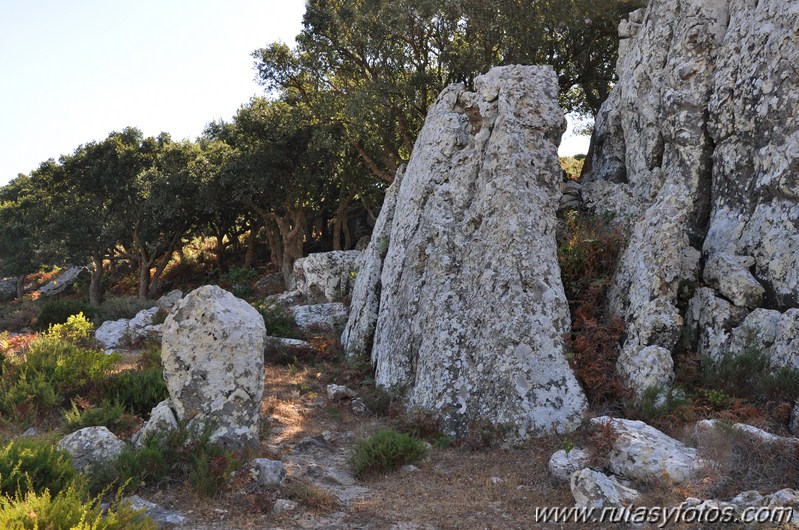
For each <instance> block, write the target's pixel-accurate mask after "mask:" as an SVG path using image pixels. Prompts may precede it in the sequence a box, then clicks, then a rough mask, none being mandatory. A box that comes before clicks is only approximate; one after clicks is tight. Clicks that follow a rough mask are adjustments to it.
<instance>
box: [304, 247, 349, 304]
mask: <svg viewBox="0 0 799 530" xmlns="http://www.w3.org/2000/svg"><path fill="white" fill-rule="evenodd" d="M362 254H363V253H362V252H360V251H358V250H347V251H344V250H337V251H333V252H319V253H317V254H309V255H308V256H306V257H304V258H300V259H298V260H297V261H295V262H294V272H293V273H292V277H293V280H294V288H295V289H296V290H297V291H299V292H301V293H302V294H303V296H304V297H305V299H306V300H308V301H309V302H310V303H314V304H323V303H325V302H341V301H342V300H344V298H346V297H347V296H349V295H350V292H351V291H352V286H353V284H354V283H355V278H356V275H357V274H358V269H359V268H360V265H361V256H362Z"/></svg>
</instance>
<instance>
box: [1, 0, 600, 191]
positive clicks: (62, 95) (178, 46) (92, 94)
mask: <svg viewBox="0 0 799 530" xmlns="http://www.w3.org/2000/svg"><path fill="white" fill-rule="evenodd" d="M304 11H305V4H304V1H303V0H136V1H133V0H111V1H109V0H38V1H37V0H0V79H2V81H0V185H2V184H5V183H6V182H8V181H9V180H11V179H12V178H14V177H16V176H17V174H18V173H29V172H30V171H32V170H33V169H35V168H36V167H38V165H39V164H40V163H41V162H43V161H45V160H47V159H48V158H58V157H59V156H60V155H61V154H64V153H70V152H72V151H73V150H74V149H75V148H76V147H77V146H79V145H80V144H83V143H86V142H90V141H93V140H101V139H103V138H105V137H106V136H107V135H108V133H110V132H111V131H115V130H120V129H122V128H124V127H127V126H133V127H138V128H139V129H141V130H142V131H143V132H144V134H145V135H148V136H149V135H156V134H158V133H160V132H161V131H165V132H168V133H170V134H171V135H172V137H173V138H174V139H182V138H195V137H196V136H198V135H199V134H200V133H201V132H202V129H203V127H204V126H205V124H206V123H208V122H210V121H211V120H216V119H220V118H221V119H230V118H231V117H232V116H233V114H234V113H235V112H236V110H237V109H238V108H239V106H240V105H241V104H242V103H245V102H247V101H248V100H249V99H250V97H252V96H253V95H256V94H262V93H263V90H262V88H261V87H259V86H258V85H257V83H256V82H255V80H254V78H255V71H254V70H253V59H252V57H251V56H250V53H251V52H252V51H253V50H255V49H256V48H260V47H262V46H264V45H265V44H267V43H270V42H274V41H276V40H282V41H284V42H286V43H289V44H292V43H293V38H294V36H295V35H296V34H297V33H299V31H300V29H301V27H302V15H303V13H304ZM580 140H581V141H582V144H585V143H586V139H585V138H582V139H580ZM582 144H578V145H577V146H576V147H572V146H571V144H570V141H569V140H568V139H567V137H566V136H564V145H563V146H562V148H561V152H562V153H567V154H571V153H574V152H585V150H586V149H587V146H586V147H582Z"/></svg>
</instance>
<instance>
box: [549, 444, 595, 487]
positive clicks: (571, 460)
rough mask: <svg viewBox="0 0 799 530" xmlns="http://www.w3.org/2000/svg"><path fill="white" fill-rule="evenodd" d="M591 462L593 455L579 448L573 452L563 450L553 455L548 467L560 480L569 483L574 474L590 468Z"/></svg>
mask: <svg viewBox="0 0 799 530" xmlns="http://www.w3.org/2000/svg"><path fill="white" fill-rule="evenodd" d="M590 462H591V454H590V453H588V451H585V450H584V449H581V448H579V447H575V448H573V449H572V450H571V451H568V452H567V451H566V450H564V449H561V450H559V451H557V452H555V454H553V455H552V456H551V457H550V459H549V463H548V464H547V467H549V472H550V473H551V474H552V476H553V477H555V478H556V479H558V480H562V481H564V482H565V481H567V480H570V479H571V476H572V473H574V472H575V471H580V470H581V469H584V468H586V467H588V464H589V463H590Z"/></svg>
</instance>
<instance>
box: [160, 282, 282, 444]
mask: <svg viewBox="0 0 799 530" xmlns="http://www.w3.org/2000/svg"><path fill="white" fill-rule="evenodd" d="M265 337H266V329H265V327H264V320H263V317H262V316H261V314H260V313H258V311H257V310H256V309H255V308H253V307H252V306H251V305H249V304H248V303H247V302H245V301H244V300H240V299H238V298H236V297H235V296H233V295H232V294H230V293H229V292H227V291H224V290H222V289H221V288H219V287H217V286H215V285H205V286H203V287H200V288H198V289H195V290H194V291H192V292H190V293H189V294H187V295H186V297H185V298H183V299H182V300H181V301H180V302H178V304H177V305H176V306H175V308H174V310H173V311H172V313H170V314H169V316H167V319H166V321H165V322H164V338H163V342H162V358H163V363H164V378H165V379H166V385H167V389H168V390H169V396H170V398H171V399H170V401H171V404H172V406H173V407H174V409H175V412H176V413H177V416H178V419H181V420H186V421H188V422H189V426H190V427H192V428H197V429H201V428H203V427H204V426H206V425H212V426H213V427H214V431H213V434H212V440H218V441H220V442H222V443H224V444H226V445H228V446H230V447H232V448H240V447H247V446H253V445H257V444H258V418H259V412H260V407H261V399H262V397H263V389H264V369H263V366H264V359H263V352H264V340H265Z"/></svg>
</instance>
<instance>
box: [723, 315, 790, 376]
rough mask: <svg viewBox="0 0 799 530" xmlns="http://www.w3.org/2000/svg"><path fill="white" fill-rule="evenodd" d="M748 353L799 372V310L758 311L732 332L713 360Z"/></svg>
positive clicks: (776, 365) (773, 364)
mask: <svg viewBox="0 0 799 530" xmlns="http://www.w3.org/2000/svg"><path fill="white" fill-rule="evenodd" d="M725 346H726V347H725ZM745 351H758V352H761V353H765V354H766V355H767V356H768V357H769V358H770V359H771V362H772V366H774V367H789V368H797V369H799V309H789V310H788V311H786V312H785V313H780V312H779V311H775V310H771V309H755V310H754V311H752V312H751V313H749V315H747V317H746V318H745V319H744V321H743V323H741V325H740V326H738V327H737V328H734V329H733V330H732V332H731V333H730V340H729V342H728V343H727V344H726V345H725V344H721V345H719V346H718V347H717V348H716V349H715V350H713V351H711V356H712V357H715V358H718V357H719V356H721V355H724V354H725V353H728V354H731V355H737V354H740V353H743V352H745Z"/></svg>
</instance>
